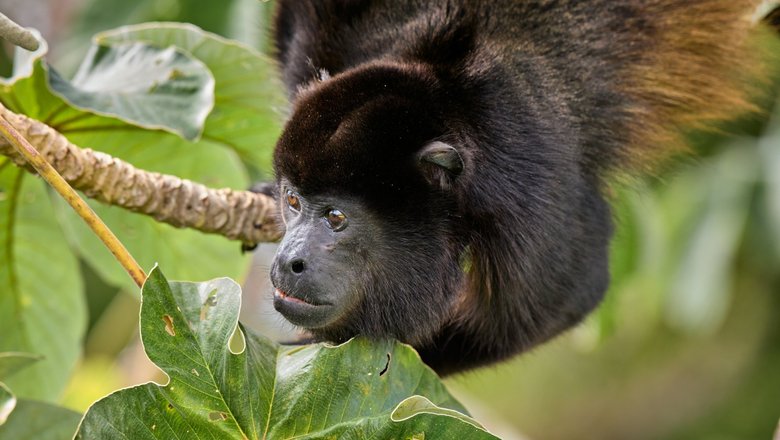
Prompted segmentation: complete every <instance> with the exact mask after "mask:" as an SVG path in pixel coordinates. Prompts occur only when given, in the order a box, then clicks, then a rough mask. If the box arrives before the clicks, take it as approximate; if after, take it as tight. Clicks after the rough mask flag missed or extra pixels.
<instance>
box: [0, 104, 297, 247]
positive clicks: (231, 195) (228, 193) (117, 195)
mask: <svg viewBox="0 0 780 440" xmlns="http://www.w3.org/2000/svg"><path fill="white" fill-rule="evenodd" d="M0 117H3V118H5V119H6V120H7V121H8V122H9V123H10V124H11V126H13V127H14V128H15V129H16V130H17V131H18V132H19V133H21V135H22V136H24V138H26V139H27V140H28V141H29V142H30V143H31V144H32V145H33V146H34V147H35V148H36V149H37V150H38V151H39V152H40V153H41V154H42V155H43V156H44V157H45V158H46V160H47V161H48V162H49V163H50V164H51V165H52V167H54V169H56V170H57V171H58V172H59V173H60V174H61V175H62V177H63V178H65V180H66V181H67V182H68V183H69V184H70V185H71V186H73V188H75V189H77V190H80V191H83V192H84V194H86V195H87V196H88V197H90V198H93V199H95V200H98V201H100V202H103V203H106V204H109V205H114V206H120V207H122V208H125V209H127V210H130V211H133V212H137V213H141V214H145V215H148V216H151V217H153V218H155V219H156V220H157V221H160V222H164V223H167V224H169V225H172V226H175V227H178V228H191V229H196V230H198V231H201V232H205V233H209V234H219V235H222V236H224V237H227V238H229V239H232V240H240V241H241V242H243V243H245V244H248V245H252V244H256V243H261V242H271V241H277V240H279V239H280V238H281V236H282V231H281V230H280V228H279V225H278V223H277V221H276V218H277V206H276V202H275V201H274V200H273V199H272V198H270V197H268V196H266V195H263V194H256V193H253V192H249V191H234V190H231V189H212V188H207V187H206V186H204V185H201V184H199V183H195V182H192V181H189V180H185V179H180V178H178V177H175V176H171V175H166V174H159V173H152V172H149V171H144V170H139V169H137V168H135V167H133V166H132V165H130V164H129V163H127V162H125V161H122V160H119V159H116V158H114V157H111V156H109V155H107V154H105V153H101V152H98V151H93V150H90V149H87V148H84V149H82V148H79V147H77V146H76V145H73V144H72V143H70V142H69V141H68V140H67V139H66V138H65V136H63V135H62V134H60V133H59V132H57V131H56V130H54V129H53V128H51V127H49V126H48V125H46V124H44V123H42V122H40V121H36V120H34V119H30V118H28V117H26V116H23V115H19V114H17V113H14V112H11V111H10V110H8V109H7V108H5V107H4V106H2V105H0ZM0 154H2V155H5V156H8V157H9V158H11V159H12V160H13V161H14V163H16V164H17V165H19V166H20V167H23V168H25V169H27V170H28V171H30V172H35V171H34V170H33V169H32V168H31V167H30V165H29V164H27V162H26V161H25V160H24V158H22V157H21V156H20V155H19V154H18V153H17V152H16V150H15V149H14V148H13V147H12V146H11V145H10V144H9V143H8V142H7V141H5V140H4V139H3V140H0Z"/></svg>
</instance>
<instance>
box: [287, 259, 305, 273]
mask: <svg viewBox="0 0 780 440" xmlns="http://www.w3.org/2000/svg"><path fill="white" fill-rule="evenodd" d="M290 269H292V271H293V273H296V274H300V273H303V271H304V270H306V264H305V263H304V262H303V260H293V261H292V262H291V263H290Z"/></svg>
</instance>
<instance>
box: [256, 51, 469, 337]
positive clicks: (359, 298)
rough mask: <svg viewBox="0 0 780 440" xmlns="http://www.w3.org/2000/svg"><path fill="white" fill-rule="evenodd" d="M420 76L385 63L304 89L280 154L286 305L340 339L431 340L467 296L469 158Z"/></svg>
mask: <svg viewBox="0 0 780 440" xmlns="http://www.w3.org/2000/svg"><path fill="white" fill-rule="evenodd" d="M436 95H437V92H436V87H435V85H434V84H433V81H432V80H431V81H430V82H429V81H428V76H427V74H426V73H425V72H424V71H422V70H417V69H416V68H415V67H408V66H405V67H400V66H396V65H382V64H378V65H377V64H375V65H369V66H366V67H361V68H359V69H355V70H353V71H350V72H349V73H346V74H342V75H339V76H336V77H334V78H332V79H328V80H326V81H324V82H318V83H316V84H315V85H313V86H312V87H310V88H309V89H307V90H304V91H301V93H300V94H299V96H298V97H297V99H296V100H295V103H294V112H293V115H292V117H291V118H290V120H289V121H288V123H287V125H286V127H285V130H284V132H283V134H282V136H281V138H280V140H279V143H278V145H277V147H276V150H275V154H274V167H275V171H276V175H277V179H278V183H279V194H280V204H281V213H282V218H283V221H284V224H285V227H286V232H285V235H284V239H283V240H282V242H281V244H280V246H279V250H278V252H277V255H276V258H275V260H274V262H273V265H272V269H271V279H272V282H273V284H274V287H275V288H276V290H275V296H274V306H275V307H276V309H277V310H278V311H279V312H281V313H282V314H283V315H284V316H285V317H286V318H287V319H288V320H289V321H291V322H292V323H294V324H296V325H299V326H302V327H305V328H308V329H309V330H311V331H312V332H313V333H314V334H315V335H318V336H320V337H323V338H326V339H329V340H343V339H345V338H348V337H350V336H353V335H354V334H358V333H360V334H368V335H373V336H392V337H396V338H399V339H402V340H404V341H407V342H410V343H419V342H424V341H426V340H427V339H430V338H431V337H432V336H433V335H434V333H435V332H436V331H437V330H439V329H440V328H441V327H442V325H443V324H444V322H445V321H446V320H447V318H448V315H449V313H450V310H451V309H452V303H453V301H454V298H455V297H456V295H457V293H458V291H459V290H461V289H462V287H463V286H462V283H463V275H462V268H461V266H462V264H461V263H462V262H461V261H460V257H461V255H462V254H463V252H464V247H465V245H463V244H462V242H463V241H464V239H463V238H462V236H461V235H460V234H459V231H458V226H457V225H458V222H456V221H455V220H456V219H457V217H458V212H457V204H458V203H457V200H456V199H457V196H456V192H455V191H454V190H453V186H454V185H455V184H456V181H457V179H458V178H459V176H460V175H461V174H462V173H464V172H465V170H464V158H463V157H462V156H461V153H459V151H458V150H457V149H456V148H454V147H453V146H452V143H451V142H450V141H451V139H448V138H447V136H448V130H447V127H446V125H447V123H446V122H445V119H446V118H445V115H444V112H445V110H446V109H445V108H443V107H442V106H443V105H444V103H443V101H442V100H441V99H440V97H439V96H436Z"/></svg>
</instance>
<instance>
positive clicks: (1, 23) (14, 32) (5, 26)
mask: <svg viewBox="0 0 780 440" xmlns="http://www.w3.org/2000/svg"><path fill="white" fill-rule="evenodd" d="M0 38H5V39H6V40H8V41H9V42H11V43H12V44H14V45H16V46H19V47H21V48H23V49H27V50H29V51H30V52H34V51H36V50H38V46H39V43H38V39H37V38H35V35H33V33H32V32H30V31H28V30H27V29H25V28H23V27H21V26H19V25H18V24H16V23H14V22H13V20H11V19H10V18H8V17H6V16H5V15H3V14H0Z"/></svg>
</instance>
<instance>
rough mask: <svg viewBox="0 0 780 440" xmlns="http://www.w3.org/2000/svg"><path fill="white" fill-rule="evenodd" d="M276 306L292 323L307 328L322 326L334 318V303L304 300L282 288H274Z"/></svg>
mask: <svg viewBox="0 0 780 440" xmlns="http://www.w3.org/2000/svg"><path fill="white" fill-rule="evenodd" d="M274 308H275V309H276V310H277V311H278V312H279V313H281V314H282V315H283V316H284V317H285V318H287V320H288V321H290V322H291V323H293V324H295V325H300V326H303V327H307V328H314V327H320V326H322V325H325V324H327V323H328V322H329V321H330V320H331V319H333V310H332V309H333V305H332V304H330V303H324V302H313V301H311V300H303V299H301V298H298V297H295V296H292V295H291V294H289V293H287V292H285V291H283V290H281V289H275V290H274Z"/></svg>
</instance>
